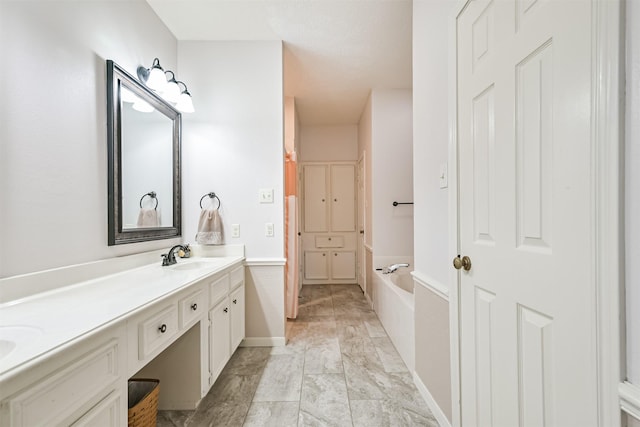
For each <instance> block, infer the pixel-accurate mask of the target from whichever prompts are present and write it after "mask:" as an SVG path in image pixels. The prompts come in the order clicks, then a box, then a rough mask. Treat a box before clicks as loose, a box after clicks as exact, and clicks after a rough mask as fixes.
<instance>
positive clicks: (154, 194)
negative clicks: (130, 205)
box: [140, 191, 158, 210]
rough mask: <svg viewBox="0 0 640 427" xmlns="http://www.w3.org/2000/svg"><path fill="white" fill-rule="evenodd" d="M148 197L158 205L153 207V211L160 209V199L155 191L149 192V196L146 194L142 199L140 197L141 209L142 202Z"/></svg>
mask: <svg viewBox="0 0 640 427" xmlns="http://www.w3.org/2000/svg"><path fill="white" fill-rule="evenodd" d="M147 196H149V197H151V198H152V199H153V200H155V201H156V205H155V206H154V207H153V210H156V209H157V208H158V198H157V197H156V192H155V191H149V192H148V193H147V194H144V195H143V196H142V197H140V209H142V200H144V198H145V197H147Z"/></svg>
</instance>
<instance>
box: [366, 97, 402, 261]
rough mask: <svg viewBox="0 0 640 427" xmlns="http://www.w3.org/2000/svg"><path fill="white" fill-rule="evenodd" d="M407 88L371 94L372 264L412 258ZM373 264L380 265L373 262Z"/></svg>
mask: <svg viewBox="0 0 640 427" xmlns="http://www.w3.org/2000/svg"><path fill="white" fill-rule="evenodd" d="M412 110H413V109H412V100H411V90H409V89H394V90H382V89H375V90H373V92H372V93H371V123H372V126H371V129H372V132H371V135H372V136H371V169H370V170H371V205H370V206H371V212H372V218H371V221H372V224H371V228H372V229H371V231H372V243H373V255H374V263H375V258H378V257H389V256H390V257H396V256H399V257H407V258H412V257H413V206H412V205H399V206H393V202H394V201H398V202H412V201H413V165H412V160H411V159H412V156H413V154H412V151H413V149H412V145H413V127H412ZM376 267H380V266H379V265H376Z"/></svg>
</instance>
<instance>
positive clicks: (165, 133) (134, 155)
mask: <svg viewBox="0 0 640 427" xmlns="http://www.w3.org/2000/svg"><path fill="white" fill-rule="evenodd" d="M122 90H126V89H125V85H123V88H122ZM134 102H135V101H134ZM134 105H135V104H134V103H133V102H123V104H122V228H123V229H131V228H138V227H170V226H171V225H172V224H173V214H172V212H171V211H172V209H171V208H172V206H171V205H172V201H173V197H172V191H173V183H172V178H173V175H172V174H169V173H167V171H171V170H172V167H173V163H172V161H173V159H172V153H173V149H172V145H173V141H172V138H171V137H172V123H171V121H170V120H167V117H166V116H165V115H163V114H161V113H160V112H158V110H156V109H155V108H154V109H153V110H152V111H150V112H148V113H146V112H141V111H138V110H136V109H134ZM147 105H149V104H147ZM151 191H153V192H155V194H156V196H155V197H144V196H145V195H146V194H148V193H149V192H151Z"/></svg>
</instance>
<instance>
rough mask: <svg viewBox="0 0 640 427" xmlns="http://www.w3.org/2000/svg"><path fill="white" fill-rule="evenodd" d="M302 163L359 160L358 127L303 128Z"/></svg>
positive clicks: (301, 141) (301, 132)
mask: <svg viewBox="0 0 640 427" xmlns="http://www.w3.org/2000/svg"><path fill="white" fill-rule="evenodd" d="M299 160H300V161H303V162H332V161H338V160H340V161H343V160H345V161H346V160H350V161H356V160H358V127H357V126H356V125H338V126H302V128H301V129H300V159H299Z"/></svg>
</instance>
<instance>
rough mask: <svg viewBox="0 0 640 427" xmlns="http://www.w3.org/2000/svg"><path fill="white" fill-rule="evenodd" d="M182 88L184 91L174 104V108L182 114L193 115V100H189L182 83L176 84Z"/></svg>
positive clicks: (185, 86)
mask: <svg viewBox="0 0 640 427" xmlns="http://www.w3.org/2000/svg"><path fill="white" fill-rule="evenodd" d="M177 83H179V84H182V85H183V86H184V90H183V91H182V93H181V94H180V98H179V99H178V102H177V103H176V108H177V109H178V111H180V112H182V113H193V112H194V111H195V109H194V108H193V99H192V98H191V94H190V93H189V91H188V90H187V85H186V84H184V82H177Z"/></svg>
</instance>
